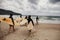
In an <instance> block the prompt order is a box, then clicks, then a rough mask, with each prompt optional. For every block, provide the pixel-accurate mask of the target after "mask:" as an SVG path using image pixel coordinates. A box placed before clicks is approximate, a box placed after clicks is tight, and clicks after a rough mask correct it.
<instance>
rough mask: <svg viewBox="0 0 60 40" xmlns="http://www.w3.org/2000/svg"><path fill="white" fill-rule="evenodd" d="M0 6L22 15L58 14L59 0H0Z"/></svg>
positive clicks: (59, 9) (59, 13) (59, 10)
mask: <svg viewBox="0 0 60 40" xmlns="http://www.w3.org/2000/svg"><path fill="white" fill-rule="evenodd" d="M0 8H2V9H6V10H12V11H14V12H18V13H22V14H23V15H50V16H60V0H0Z"/></svg>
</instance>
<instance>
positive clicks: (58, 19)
mask: <svg viewBox="0 0 60 40" xmlns="http://www.w3.org/2000/svg"><path fill="white" fill-rule="evenodd" d="M25 16H26V15H25ZM25 16H22V17H25ZM0 17H9V15H0ZM19 17H20V15H14V16H13V18H14V20H15V19H16V18H19ZM36 17H37V15H36V16H31V18H32V20H33V21H34V22H35V23H36ZM38 18H39V20H38V22H39V23H51V24H60V16H38Z"/></svg>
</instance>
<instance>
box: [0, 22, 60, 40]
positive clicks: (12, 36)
mask: <svg viewBox="0 0 60 40" xmlns="http://www.w3.org/2000/svg"><path fill="white" fill-rule="evenodd" d="M8 28H9V25H8V24H6V23H1V24H0V40H60V24H45V23H40V24H38V25H35V26H34V29H33V30H32V32H31V33H29V32H28V30H27V29H26V26H15V29H16V30H15V32H12V31H11V32H10V33H8Z"/></svg>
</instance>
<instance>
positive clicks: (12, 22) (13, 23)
mask: <svg viewBox="0 0 60 40" xmlns="http://www.w3.org/2000/svg"><path fill="white" fill-rule="evenodd" d="M9 18H11V20H12V23H13V25H14V20H13V18H12V16H10V17H9Z"/></svg>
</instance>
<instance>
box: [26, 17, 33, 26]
mask: <svg viewBox="0 0 60 40" xmlns="http://www.w3.org/2000/svg"><path fill="white" fill-rule="evenodd" d="M27 20H28V24H29V23H30V21H31V22H32V24H33V26H34V22H33V20H32V19H31V18H28V19H27Z"/></svg>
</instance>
